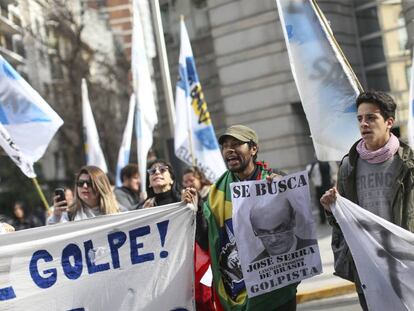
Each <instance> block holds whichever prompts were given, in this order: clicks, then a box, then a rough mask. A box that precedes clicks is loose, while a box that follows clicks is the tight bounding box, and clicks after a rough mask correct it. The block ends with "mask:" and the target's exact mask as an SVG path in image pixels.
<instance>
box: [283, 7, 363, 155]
mask: <svg viewBox="0 0 414 311" xmlns="http://www.w3.org/2000/svg"><path fill="white" fill-rule="evenodd" d="M276 3H277V8H278V11H279V16H280V22H281V24H282V28H283V33H284V37H285V41H286V46H287V50H288V55H289V60H290V66H291V68H292V73H293V77H294V79H295V82H296V87H297V89H298V92H299V96H300V99H301V101H302V106H303V109H304V111H305V113H306V118H307V119H308V123H309V127H310V131H311V134H312V140H313V146H314V148H315V152H316V156H317V158H318V160H320V161H339V160H341V159H342V157H343V155H344V154H346V153H348V151H349V148H350V147H351V146H352V144H353V143H354V142H355V141H356V140H357V139H358V138H360V134H359V130H358V128H359V127H358V122H357V113H356V105H355V99H356V97H357V95H358V94H359V93H360V91H361V90H362V88H361V86H360V84H359V82H358V80H357V78H356V76H355V74H354V73H353V71H352V69H351V67H350V66H349V64H348V62H347V60H346V59H345V57H344V56H343V54H342V52H341V50H340V48H339V46H338V45H337V43H336V41H335V39H334V37H333V35H332V30H331V29H330V27H329V25H328V22H327V21H326V19H325V17H324V16H323V14H322V12H321V11H320V9H319V7H318V6H317V4H316V2H315V1H314V0H307V1H303V0H276ZM338 138H340V139H338Z"/></svg>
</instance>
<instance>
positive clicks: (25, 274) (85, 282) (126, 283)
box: [0, 203, 195, 311]
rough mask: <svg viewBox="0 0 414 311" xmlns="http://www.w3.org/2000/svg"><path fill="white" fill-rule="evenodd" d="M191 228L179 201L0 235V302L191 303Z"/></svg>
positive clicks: (5, 309)
mask: <svg viewBox="0 0 414 311" xmlns="http://www.w3.org/2000/svg"><path fill="white" fill-rule="evenodd" d="M194 235H195V212H194V210H193V209H192V208H191V206H190V205H188V206H186V205H184V203H175V204H170V205H165V206H160V207H155V208H151V209H143V210H138V211H132V212H126V213H120V214H117V215H107V216H100V217H96V218H92V219H87V220H81V221H75V222H67V223H63V224H58V225H52V226H47V227H39V228H35V229H29V230H23V231H18V232H15V233H10V234H3V235H0V267H1V270H0V310H2V311H9V310H10V311H11V310H13V311H19V310H22V311H26V310H32V311H36V310H39V311H49V310H50V311H55V310H65V311H68V310H72V311H73V310H77V311H93V310H100V311H106V310H108V311H113V310H122V311H129V310H148V311H153V310H167V311H169V310H194V305H193V284H194V272H193V271H194V259H193V258H194Z"/></svg>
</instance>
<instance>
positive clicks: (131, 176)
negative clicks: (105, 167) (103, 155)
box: [114, 164, 143, 211]
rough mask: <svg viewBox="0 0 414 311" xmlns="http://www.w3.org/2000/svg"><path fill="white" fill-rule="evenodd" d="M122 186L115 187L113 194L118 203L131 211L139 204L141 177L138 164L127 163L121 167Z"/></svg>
mask: <svg viewBox="0 0 414 311" xmlns="http://www.w3.org/2000/svg"><path fill="white" fill-rule="evenodd" d="M121 181H122V187H118V188H115V190H114V194H115V198H116V200H117V201H118V204H119V205H120V206H122V207H123V208H124V209H125V210H128V211H132V210H135V209H137V208H138V207H142V206H140V203H141V201H143V200H140V190H141V179H140V177H139V173H138V165H136V164H128V165H126V166H124V167H123V168H122V169H121Z"/></svg>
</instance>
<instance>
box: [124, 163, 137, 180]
mask: <svg viewBox="0 0 414 311" xmlns="http://www.w3.org/2000/svg"><path fill="white" fill-rule="evenodd" d="M136 174H139V173H138V165H137V164H128V165H126V166H124V167H123V168H122V169H121V181H122V182H124V179H125V178H132V177H133V176H134V175H136Z"/></svg>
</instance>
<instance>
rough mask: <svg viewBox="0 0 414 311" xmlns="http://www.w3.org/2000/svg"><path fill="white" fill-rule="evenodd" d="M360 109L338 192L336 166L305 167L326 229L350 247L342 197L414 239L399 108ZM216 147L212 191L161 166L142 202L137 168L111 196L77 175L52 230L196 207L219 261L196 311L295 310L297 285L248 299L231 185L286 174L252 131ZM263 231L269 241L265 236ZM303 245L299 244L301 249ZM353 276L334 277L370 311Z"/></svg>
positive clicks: (380, 104)
mask: <svg viewBox="0 0 414 311" xmlns="http://www.w3.org/2000/svg"><path fill="white" fill-rule="evenodd" d="M356 109H357V117H358V122H359V130H360V133H361V136H362V138H361V139H360V140H358V141H357V142H356V143H355V145H354V146H352V148H351V149H350V151H349V154H348V155H346V156H345V157H344V159H343V160H342V162H341V164H340V165H339V170H338V180H337V184H336V185H335V183H336V181H335V180H336V178H334V177H332V175H336V174H335V173H336V171H335V172H334V173H333V172H332V170H336V169H338V168H337V167H336V165H334V166H330V164H329V163H323V162H315V163H313V164H312V165H310V166H309V167H308V172H309V176H310V177H311V178H312V176H313V175H315V173H316V172H318V175H319V176H318V177H317V178H316V179H315V180H316V181H315V180H314V184H315V186H316V187H317V192H316V193H317V197H318V200H319V199H320V204H321V207H323V209H321V214H320V217H321V222H325V219H327V220H328V222H329V224H330V225H332V228H333V240H334V239H340V238H341V239H342V240H341V241H342V242H343V243H345V245H346V241H344V240H343V239H344V238H343V236H341V229H340V227H339V226H338V224H337V223H336V221H335V218H334V216H333V214H332V213H331V206H332V204H334V203H335V200H336V196H337V194H338V193H339V194H341V195H342V196H344V197H346V198H348V199H350V200H351V201H353V202H355V203H357V204H359V205H360V206H361V207H362V208H364V209H367V210H369V211H370V212H372V213H374V214H376V215H378V216H380V217H382V218H384V219H386V220H388V221H390V222H392V223H394V224H396V225H398V226H401V227H403V228H405V229H408V230H409V231H411V232H413V231H414V218H413V217H414V212H413V211H414V154H413V151H412V150H411V149H410V147H409V146H407V145H406V144H405V143H404V142H402V141H401V140H399V139H398V138H397V137H395V136H394V135H393V134H392V133H391V128H392V126H393V124H394V120H395V110H396V105H395V102H394V101H393V99H392V98H391V97H390V96H389V95H388V94H386V93H383V92H378V91H372V92H365V93H361V94H360V95H359V96H358V98H357V100H356ZM219 144H220V146H221V150H222V156H223V159H224V161H225V164H226V167H227V171H225V173H224V174H223V175H222V176H221V177H220V178H219V179H218V180H217V181H215V183H214V184H211V183H210V182H209V181H208V180H207V179H206V178H205V176H204V175H203V173H202V172H201V171H200V170H199V169H198V168H197V167H190V168H188V169H187V170H185V171H184V174H183V176H182V183H181V184H180V183H179V182H178V179H177V177H176V175H175V173H174V169H173V167H172V166H171V164H170V163H168V162H166V161H164V160H160V159H157V160H154V161H151V162H150V163H149V164H148V167H147V168H148V169H147V174H146V176H145V178H146V189H145V190H146V194H147V195H146V197H144V196H142V194H141V193H142V192H141V189H140V187H141V183H140V178H141V176H139V173H138V167H137V166H136V165H134V164H129V165H127V166H126V167H125V168H124V169H123V170H122V171H121V180H122V186H121V187H119V188H115V189H114V190H113V187H111V185H110V183H109V180H108V178H107V176H106V175H105V174H104V172H103V171H102V170H101V169H99V168H98V167H94V166H85V167H83V168H81V169H80V170H79V172H78V174H77V175H76V178H75V189H74V191H73V195H72V192H71V191H70V189H67V190H66V192H65V199H64V200H61V199H60V198H59V196H55V197H54V198H53V206H52V212H51V214H50V216H49V217H48V219H47V224H48V225H52V224H56V223H61V222H67V221H76V220H80V219H86V218H91V217H96V216H99V215H106V214H114V213H119V212H124V211H131V210H135V209H143V208H151V207H154V206H160V205H164V204H170V203H174V202H180V201H185V202H187V203H192V204H194V205H195V206H197V207H198V210H197V217H196V220H197V226H196V241H195V242H196V244H197V247H198V248H199V249H200V251H201V252H208V253H209V255H210V257H211V258H214V260H211V266H212V271H213V276H214V278H213V287H212V289H213V292H212V293H211V292H208V295H207V297H208V299H207V300H206V299H205V297H206V295H203V290H207V289H203V288H197V289H196V296H197V295H199V296H203V297H204V298H203V299H204V300H202V301H201V300H200V299H198V301H197V310H216V309H219V307H218V306H219V305H222V306H223V307H224V309H228V310H231V309H232V308H233V307H232V306H237V308H238V310H255V309H266V310H272V311H292V310H296V289H297V286H298V283H294V284H289V285H287V286H285V287H282V288H278V289H276V290H273V291H271V292H269V293H266V294H263V295H259V296H255V297H248V296H247V295H246V288H245V284H244V280H243V273H242V269H241V265H240V260H239V255H238V248H237V245H236V243H235V241H234V238H233V236H234V232H233V224H232V202H231V199H230V198H231V195H230V184H231V183H233V182H238V181H250V180H263V179H264V180H267V181H269V182H270V181H272V180H273V179H275V178H280V176H283V175H285V173H284V172H282V171H280V170H278V169H271V168H269V167H268V165H267V163H265V162H258V161H257V157H258V152H259V138H258V136H257V134H256V132H255V131H254V130H252V129H251V128H249V127H246V126H243V125H234V126H231V127H229V128H228V129H227V130H226V131H225V133H224V134H223V135H221V136H220V137H219ZM372 173H374V174H377V175H378V174H382V175H384V174H386V175H387V176H388V177H390V176H391V177H390V178H391V180H392V182H391V183H389V184H387V185H385V186H384V185H382V184H381V185H379V184H378V183H370V184H367V183H365V184H364V181H367V180H368V178H367V176H368V175H369V174H372ZM384 176H385V175H384ZM388 177H387V178H388ZM313 178H315V177H313ZM374 193H375V195H373V194H374ZM254 212H255V210H254V209H253V210H252V212H251V215H250V218H251V221H252V224H254V225H255V226H254V230H255V232H254V233H255V235H257V236H258V237H259V238H264V236H266V238H269V237H268V236H269V234H268V233H267V232H268V231H269V230H271V229H272V227H274V226H273V223H268V222H269V221H271V219H267V220H263V219H262V218H261V217H260V215H259V214H254ZM285 212H286V214H287V216H286V218H292V215H293V212H292V211H290V210H286V211H285ZM14 216H15V219H14V220H13V222H10V223H9V225H4V227H3V231H11V230H13V227H14V229H15V230H20V229H25V228H30V227H32V226H35V225H36V224H33V223H32V222H31V221H30V220H28V219H27V218H25V211H24V206H23V205H22V204H21V203H16V205H15V207H14ZM274 218H275V219H276V218H277V217H276V216H275V217H274ZM0 221H3V220H2V219H0ZM271 222H272V221H271ZM269 228H270V229H269ZM213 231H215V232H218V234H217V236H215V237H214V238H212V236H213V234H212V233H211V232H213ZM263 231H265V232H266V234H264V235H263V234H262V232H263ZM262 236H263V237H262ZM262 240H263V239H262ZM296 241H298V240H297V239H296ZM263 244H266V243H265V242H263ZM298 244H299V243H298V242H296V243H295V245H296V246H295V247H296V248H297V247H298ZM342 246H343V245H342ZM333 247H334V243H333ZM333 251H334V252H335V251H336V250H335V249H333ZM341 251H343V252H345V253H346V254H344V255H343V256H340V257H341V258H344V257H350V260H348V262H351V263H353V261H352V255H351V253H350V252H349V250H347V248H346V247H341ZM196 255H197V254H196ZM337 266H340V265H336V264H335V267H337ZM348 273H349V275H341V273H340V272H339V271H337V274H338V275H340V276H341V277H344V278H347V279H351V280H352V281H354V282H355V283H356V285H357V291H358V295H359V299H360V304H361V307H362V308H363V310H368V307H367V303H366V299H365V297H364V293H363V291H362V289H361V284H360V282H359V278H358V273H357V270H356V267H355V264H354V263H353V266H352V267H351V271H348ZM351 276H352V277H351ZM218 289H220V290H218Z"/></svg>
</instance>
